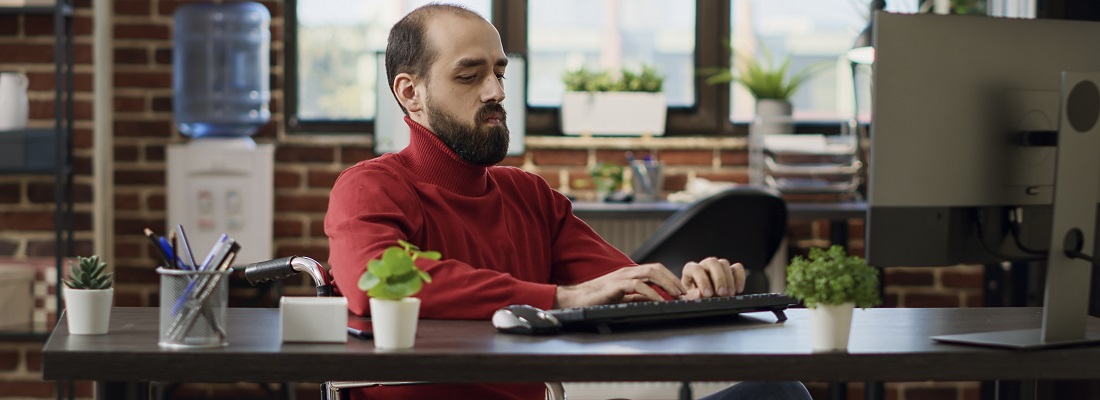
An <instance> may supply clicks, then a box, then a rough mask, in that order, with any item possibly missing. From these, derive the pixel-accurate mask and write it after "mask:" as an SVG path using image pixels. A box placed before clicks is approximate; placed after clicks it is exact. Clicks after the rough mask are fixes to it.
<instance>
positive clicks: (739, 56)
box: [703, 47, 817, 134]
mask: <svg viewBox="0 0 1100 400" xmlns="http://www.w3.org/2000/svg"><path fill="white" fill-rule="evenodd" d="M732 51H733V53H734V54H735V55H736V57H735V59H734V61H735V62H736V64H737V67H736V69H733V68H710V69H705V70H704V71H703V73H704V75H708V76H707V79H706V82H707V83H709V84H712V85H714V84H728V83H730V82H736V83H737V84H739V85H741V86H742V87H744V88H745V89H746V90H748V91H749V93H751V94H752V96H753V97H754V98H756V116H757V122H758V123H757V125H756V126H755V128H756V130H757V131H759V133H764V134H771V133H794V124H793V121H791V120H790V117H791V111H792V109H793V106H792V105H791V97H792V96H794V93H795V92H796V91H798V89H799V87H801V86H802V84H803V83H805V82H806V80H807V79H809V78H810V77H811V76H812V75H813V74H814V72H816V70H817V68H814V67H807V68H804V69H801V70H799V71H797V72H791V70H790V69H791V58H790V56H787V57H786V58H784V59H783V62H782V63H779V64H778V65H776V64H775V62H773V60H772V56H771V52H770V51H768V48H767V47H761V51H762V53H763V56H764V57H763V59H762V60H761V59H757V58H755V57H752V56H750V55H748V54H745V53H742V52H739V51H737V50H736V49H733V50H732Z"/></svg>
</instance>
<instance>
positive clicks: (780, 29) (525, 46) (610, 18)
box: [285, 0, 918, 135]
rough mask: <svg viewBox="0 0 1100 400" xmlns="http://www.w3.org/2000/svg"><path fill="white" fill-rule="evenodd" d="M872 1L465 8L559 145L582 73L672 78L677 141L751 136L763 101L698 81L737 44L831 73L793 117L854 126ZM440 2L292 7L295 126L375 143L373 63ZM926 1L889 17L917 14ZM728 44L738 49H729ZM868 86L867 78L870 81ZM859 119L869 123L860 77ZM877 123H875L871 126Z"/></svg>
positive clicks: (482, 0)
mask: <svg viewBox="0 0 1100 400" xmlns="http://www.w3.org/2000/svg"><path fill="white" fill-rule="evenodd" d="M869 1H870V0H507V1H496V2H494V1H492V0H461V1H457V2H458V3H460V4H463V5H466V6H467V7H469V8H471V9H472V10H474V11H476V12H478V13H481V14H482V15H485V16H486V17H489V18H490V19H491V20H492V21H493V23H494V25H496V27H497V29H498V30H499V31H500V33H501V40H502V42H503V43H502V44H503V45H504V50H505V52H507V53H509V54H521V55H523V56H524V57H525V58H526V60H527V62H526V64H527V66H528V68H527V85H528V86H527V92H528V99H527V104H528V109H527V118H526V122H527V126H526V132H527V134H529V135H530V134H536V135H558V134H560V128H559V124H560V121H559V118H558V106H559V104H560V102H561V95H562V93H563V92H564V89H565V88H564V85H563V84H562V83H561V77H562V73H563V72H564V71H565V70H567V69H571V68H575V67H578V66H581V65H586V66H590V67H592V68H619V67H628V68H638V67H639V66H641V65H642V64H650V65H654V66H656V67H657V68H659V69H660V70H661V71H662V72H663V74H664V75H665V91H666V94H668V96H669V106H670V108H669V115H668V130H667V132H668V133H667V135H715V134H730V133H737V132H740V133H743V132H744V130H743V127H735V125H734V123H738V124H741V123H744V122H748V121H750V120H751V118H752V115H753V112H754V110H753V108H754V101H753V99H752V97H751V96H750V95H749V94H748V93H747V92H745V91H744V90H743V89H742V88H740V87H739V86H737V85H730V86H727V85H707V84H705V83H703V79H704V77H703V76H701V75H700V74H699V73H698V71H699V70H700V69H702V68H707V67H717V66H724V65H729V63H730V62H731V57H730V54H731V52H730V50H729V48H728V44H733V45H734V46H735V47H738V48H741V47H742V46H745V45H748V48H749V49H750V50H751V51H752V54H757V52H759V51H760V50H761V49H762V48H764V47H766V48H767V49H768V50H769V51H770V52H771V53H772V55H773V57H774V58H775V59H777V60H780V59H782V58H783V57H787V56H790V57H791V58H792V64H793V65H792V66H793V67H794V68H795V69H797V68H802V67H805V66H809V65H816V64H823V65H824V67H821V68H822V70H821V71H819V72H818V73H817V74H816V75H815V76H814V77H813V79H811V80H810V81H808V82H807V83H806V84H805V86H804V87H803V88H802V89H801V90H800V91H799V92H798V93H796V96H795V98H794V105H795V117H796V118H797V119H798V120H799V121H805V122H830V121H838V120H841V119H846V118H849V117H851V115H853V108H852V104H853V98H854V97H855V95H854V94H853V93H854V92H856V90H854V89H852V87H853V84H852V71H851V67H850V66H849V64H848V62H847V60H846V59H844V56H843V55H844V54H845V53H846V52H847V50H848V49H849V48H850V47H851V45H852V42H853V40H854V38H855V37H856V35H857V34H858V33H859V32H860V30H862V29H863V27H864V26H866V25H867V18H868V16H867V8H868V2H869ZM428 2H430V0H403V1H392V0H325V1H304V0H287V2H286V6H287V7H288V12H287V20H286V29H287V39H286V52H287V55H288V59H287V62H286V72H285V76H286V77H287V80H286V86H285V88H286V97H285V99H286V115H287V116H288V118H287V126H288V128H289V129H290V130H293V131H302V132H324V133H337V132H351V133H360V134H361V133H368V132H372V131H373V118H374V111H375V106H376V104H375V97H374V93H375V85H376V84H377V83H376V82H375V80H376V78H375V76H376V75H375V73H376V68H377V67H376V63H375V59H376V56H377V54H378V52H380V51H382V50H384V48H385V43H386V36H387V35H388V33H389V29H390V27H391V26H392V25H393V23H394V22H396V21H397V19H399V18H400V17H401V16H402V15H404V14H405V13H407V12H408V11H411V10H412V9H414V8H416V7H418V6H420V5H423V4H426V3H428ZM917 3H918V0H891V1H888V2H887V10H889V11H895V12H915V11H916V10H917ZM727 42H728V43H727ZM862 73H863V74H864V75H868V74H869V69H868V70H865V71H863V72H862ZM861 79H862V81H858V82H860V84H859V86H860V88H859V92H860V93H861V94H860V95H859V96H858V98H859V99H860V101H859V103H861V104H860V109H861V113H864V114H866V113H868V112H869V107H870V104H869V101H867V100H868V99H869V98H870V96H869V87H870V85H869V80H867V77H866V76H865V77H862V78H861ZM868 115H869V114H868Z"/></svg>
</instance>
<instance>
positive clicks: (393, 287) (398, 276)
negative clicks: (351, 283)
mask: <svg viewBox="0 0 1100 400" xmlns="http://www.w3.org/2000/svg"><path fill="white" fill-rule="evenodd" d="M397 242H398V244H400V245H401V247H397V246H390V247H388V248H386V250H384V251H383V252H382V258H378V259H374V260H370V261H369V262H367V269H366V270H365V271H363V275H360V276H359V290H362V291H364V292H367V294H368V295H370V297H373V298H378V299H386V300H401V299H403V298H406V297H409V296H412V295H414V294H417V293H418V292H420V289H421V288H423V287H424V283H431V282H432V277H431V275H428V273H427V272H424V270H421V269H420V268H417V267H416V260H418V259H421V258H426V259H429V260H438V259H439V258H440V257H441V256H442V255H441V254H439V252H438V251H420V248H419V247H416V245H414V244H412V243H409V242H406V241H404V240H398V241H397Z"/></svg>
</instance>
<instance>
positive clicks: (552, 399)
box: [243, 256, 565, 400]
mask: <svg viewBox="0 0 1100 400" xmlns="http://www.w3.org/2000/svg"><path fill="white" fill-rule="evenodd" d="M243 269H244V275H245V279H247V280H248V282H249V283H251V284H253V285H256V284H259V283H262V282H267V281H277V280H281V279H284V278H286V277H288V276H291V275H294V274H297V273H299V272H305V273H307V274H309V275H310V276H311V277H312V278H313V281H314V283H315V284H316V285H317V297H328V296H332V295H333V287H332V284H331V282H332V277H331V276H330V275H329V273H328V271H327V270H325V268H324V266H322V265H321V263H319V262H317V261H316V260H314V259H312V258H309V257H296V256H292V257H284V258H278V259H274V260H269V261H261V262H258V263H253V264H249V265H248V266H246V267H244V268H243ZM426 383H430V382H371V381H329V382H325V383H322V384H321V400H342V399H343V400H346V399H347V398H348V397H349V395H348V391H347V390H344V389H351V388H357V387H373V386H397V385H418V384H426ZM545 384H546V399H547V400H565V387H564V386H562V384H561V382H546V383H545Z"/></svg>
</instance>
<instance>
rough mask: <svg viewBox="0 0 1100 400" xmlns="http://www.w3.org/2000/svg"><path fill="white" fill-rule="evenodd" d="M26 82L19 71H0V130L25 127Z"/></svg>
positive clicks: (27, 110)
mask: <svg viewBox="0 0 1100 400" xmlns="http://www.w3.org/2000/svg"><path fill="white" fill-rule="evenodd" d="M28 84H29V81H28V80H27V76H26V75H24V74H23V73H21V72H0V131H6V130H15V129H23V128H26V127H27V116H28V113H29V112H30V109H29V105H28V101H27V85H28Z"/></svg>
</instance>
